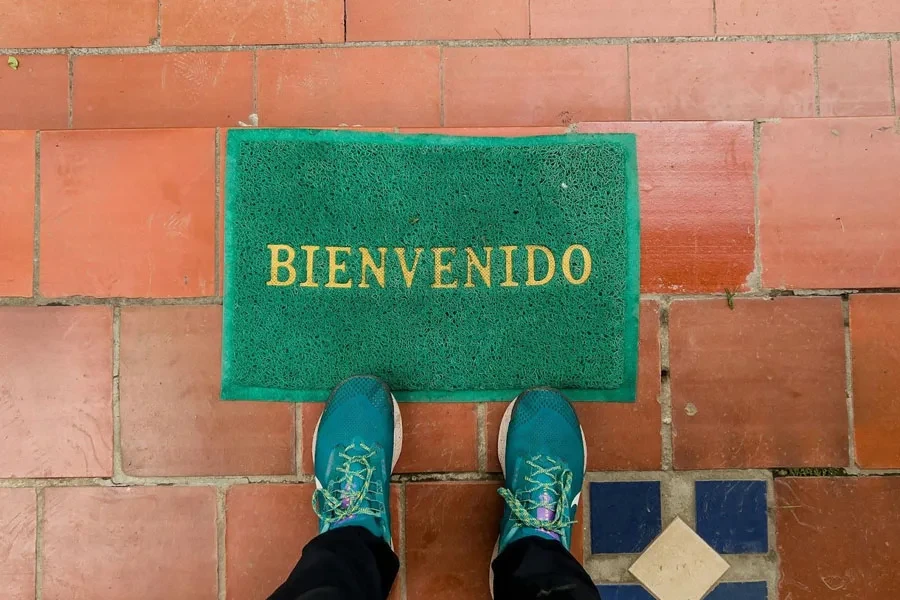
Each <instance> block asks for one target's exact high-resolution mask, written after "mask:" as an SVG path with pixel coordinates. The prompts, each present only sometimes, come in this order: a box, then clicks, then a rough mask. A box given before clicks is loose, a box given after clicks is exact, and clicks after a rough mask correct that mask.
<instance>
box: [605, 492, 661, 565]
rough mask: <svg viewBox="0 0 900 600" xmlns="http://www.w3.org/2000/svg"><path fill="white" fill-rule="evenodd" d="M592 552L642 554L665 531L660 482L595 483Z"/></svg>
mask: <svg viewBox="0 0 900 600" xmlns="http://www.w3.org/2000/svg"><path fill="white" fill-rule="evenodd" d="M590 492H591V552H592V553H594V554H619V553H636V552H642V551H643V550H644V548H646V547H647V545H648V544H649V543H650V542H652V541H653V539H654V538H655V537H656V536H658V535H659V534H660V532H661V531H662V512H661V510H660V505H659V503H660V500H659V482H658V481H614V482H603V483H592V484H591V488H590Z"/></svg>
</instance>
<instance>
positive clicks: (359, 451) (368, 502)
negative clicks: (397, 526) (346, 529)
mask: <svg viewBox="0 0 900 600" xmlns="http://www.w3.org/2000/svg"><path fill="white" fill-rule="evenodd" d="M338 458H339V459H340V460H341V463H340V464H339V465H338V466H337V468H336V469H335V471H336V473H337V476H336V477H334V478H333V479H332V480H331V481H329V482H328V485H327V486H325V487H323V488H321V489H317V490H316V491H315V493H314V494H313V510H314V511H315V513H316V515H317V516H318V517H319V518H320V519H322V520H323V521H325V522H326V523H328V524H333V523H336V522H338V521H342V520H344V519H348V518H350V517H354V516H357V515H369V516H372V517H376V518H379V517H381V515H382V514H384V489H383V485H382V484H381V482H379V481H373V480H372V478H373V475H374V474H375V465H373V464H372V462H371V461H372V459H373V458H375V450H374V449H373V448H371V447H369V446H367V445H366V444H355V443H354V444H350V445H349V446H346V447H345V448H344V449H343V450H341V451H340V452H339V453H338Z"/></svg>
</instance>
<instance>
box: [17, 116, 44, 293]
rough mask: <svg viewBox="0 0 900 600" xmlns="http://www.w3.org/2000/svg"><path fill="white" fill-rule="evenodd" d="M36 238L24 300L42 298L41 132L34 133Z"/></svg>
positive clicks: (34, 224) (33, 243)
mask: <svg viewBox="0 0 900 600" xmlns="http://www.w3.org/2000/svg"><path fill="white" fill-rule="evenodd" d="M33 228H34V240H33V242H32V256H31V298H20V300H21V301H24V302H29V301H30V302H29V303H31V302H37V301H38V299H39V298H40V294H41V290H40V281H41V132H40V131H37V132H35V134H34V223H33Z"/></svg>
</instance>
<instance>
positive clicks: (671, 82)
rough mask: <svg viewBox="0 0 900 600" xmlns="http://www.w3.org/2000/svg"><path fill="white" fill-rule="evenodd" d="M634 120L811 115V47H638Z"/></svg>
mask: <svg viewBox="0 0 900 600" xmlns="http://www.w3.org/2000/svg"><path fill="white" fill-rule="evenodd" d="M630 52H631V53H630V68H631V118H632V119H635V120H641V121H649V120H654V119H656V120H669V121H679V120H690V119H698V120H728V119H742V120H746V119H758V118H764V117H811V116H813V114H814V110H815V106H814V104H815V89H814V84H813V46H812V42H775V43H772V42H728V43H721V42H700V43H692V44H635V45H633V46H631V50H630Z"/></svg>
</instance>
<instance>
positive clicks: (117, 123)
mask: <svg viewBox="0 0 900 600" xmlns="http://www.w3.org/2000/svg"><path fill="white" fill-rule="evenodd" d="M74 77H75V79H74V81H75V83H74V87H73V99H72V104H73V112H72V115H73V117H72V118H73V123H74V126H75V127H76V128H79V129H87V128H95V127H215V126H218V125H221V126H237V125H238V122H239V121H249V120H250V113H252V112H253V55H252V54H251V53H249V52H209V53H206V52H190V53H187V54H130V55H125V56H121V55H108V56H79V57H77V58H76V59H75V76H74Z"/></svg>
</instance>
